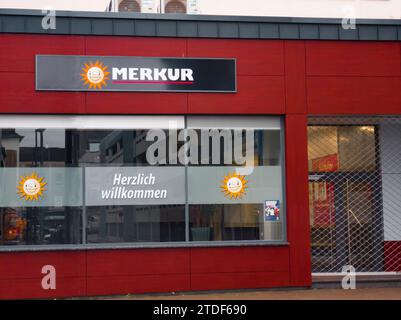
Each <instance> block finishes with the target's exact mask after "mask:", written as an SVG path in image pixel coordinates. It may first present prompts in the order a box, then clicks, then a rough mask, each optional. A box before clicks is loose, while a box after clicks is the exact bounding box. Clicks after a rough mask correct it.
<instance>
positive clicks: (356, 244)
mask: <svg viewBox="0 0 401 320" xmlns="http://www.w3.org/2000/svg"><path fill="white" fill-rule="evenodd" d="M308 158H309V207H310V225H311V243H312V272H314V273H321V272H341V271H342V268H343V266H345V265H352V266H353V267H354V268H355V269H356V271H357V272H390V271H401V117H395V116H394V117H359V116H358V117H310V118H309V121H308Z"/></svg>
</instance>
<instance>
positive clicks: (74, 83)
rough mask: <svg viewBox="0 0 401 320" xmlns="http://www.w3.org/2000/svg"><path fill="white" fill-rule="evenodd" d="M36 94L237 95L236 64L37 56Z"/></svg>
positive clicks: (165, 59) (209, 61)
mask: <svg viewBox="0 0 401 320" xmlns="http://www.w3.org/2000/svg"><path fill="white" fill-rule="evenodd" d="M36 90H40V91H93V92H96V91H100V92H103V91H151V92H152V91H153V92H236V91H237V85H236V60H235V59H209V58H207V59H206V58H205V59H203V58H196V59H194V58H145V57H104V56H68V55H65V56H64V55H63V56H61V55H37V56H36Z"/></svg>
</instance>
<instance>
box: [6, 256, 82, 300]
mask: <svg viewBox="0 0 401 320" xmlns="http://www.w3.org/2000/svg"><path fill="white" fill-rule="evenodd" d="M45 265H52V266H54V267H55V269H56V290H44V289H43V288H42V279H43V277H44V276H45V275H44V274H42V273H41V272H42V267H43V266H45ZM85 270H86V257H85V252H83V251H59V252H57V251H56V252H35V253H33V252H32V253H29V252H14V253H6V252H3V253H0V299H15V298H38V297H63V296H82V295H85V293H86V291H85V276H86V271H85Z"/></svg>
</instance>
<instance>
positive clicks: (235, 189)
mask: <svg viewBox="0 0 401 320" xmlns="http://www.w3.org/2000/svg"><path fill="white" fill-rule="evenodd" d="M222 183H223V184H222V185H221V186H220V188H221V189H222V190H221V192H224V195H225V196H226V197H227V198H228V197H229V198H230V199H232V198H234V199H238V198H239V199H241V198H242V196H243V195H244V194H245V189H246V188H248V186H247V183H248V181H247V180H246V179H245V177H244V176H241V175H239V174H237V173H235V172H233V173H228V175H227V176H224V180H223V181H222Z"/></svg>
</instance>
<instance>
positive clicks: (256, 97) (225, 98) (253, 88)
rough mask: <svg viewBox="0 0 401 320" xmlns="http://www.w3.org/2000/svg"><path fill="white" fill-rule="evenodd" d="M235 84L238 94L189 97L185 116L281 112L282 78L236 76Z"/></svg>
mask: <svg viewBox="0 0 401 320" xmlns="http://www.w3.org/2000/svg"><path fill="white" fill-rule="evenodd" d="M237 82H238V83H237V86H238V88H237V89H238V92H237V93H192V94H188V113H204V114H205V113H206V114H207V113H214V114H282V113H284V109H285V96H284V92H285V86H284V77H282V76H238V78H237Z"/></svg>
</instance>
